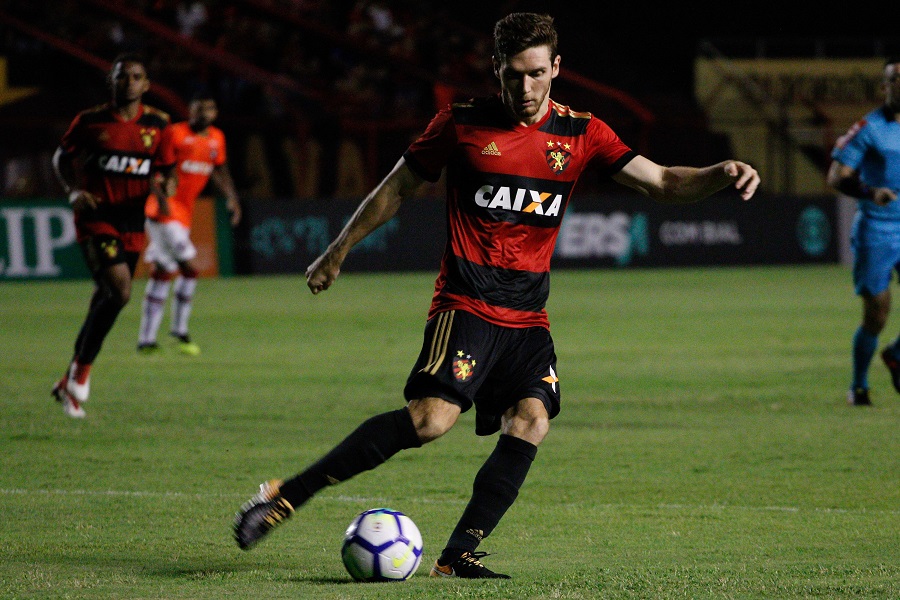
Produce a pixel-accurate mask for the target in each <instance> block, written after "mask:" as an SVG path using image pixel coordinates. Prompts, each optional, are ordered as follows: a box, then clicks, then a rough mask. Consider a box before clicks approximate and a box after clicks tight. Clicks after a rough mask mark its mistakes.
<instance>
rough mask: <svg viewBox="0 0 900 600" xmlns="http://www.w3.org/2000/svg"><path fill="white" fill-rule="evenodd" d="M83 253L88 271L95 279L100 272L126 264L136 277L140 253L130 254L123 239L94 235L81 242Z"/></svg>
mask: <svg viewBox="0 0 900 600" xmlns="http://www.w3.org/2000/svg"><path fill="white" fill-rule="evenodd" d="M81 253H82V254H83V255H84V262H85V263H86V264H87V268H88V270H89V271H90V272H91V275H93V276H94V277H95V278H96V277H97V275H98V274H99V273H100V271H102V270H104V269H106V268H109V267H111V266H113V265H117V264H120V263H125V264H127V265H128V270H129V271H130V272H131V275H132V276H134V271H135V269H136V268H137V263H138V259H139V258H140V256H141V255H140V253H139V252H128V251H127V250H125V244H124V243H123V241H122V239H121V238H119V237H117V236H114V235H92V236H90V237H88V238H85V239H84V240H83V241H82V242H81Z"/></svg>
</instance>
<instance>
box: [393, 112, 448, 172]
mask: <svg viewBox="0 0 900 600" xmlns="http://www.w3.org/2000/svg"><path fill="white" fill-rule="evenodd" d="M456 139H457V138H456V126H455V123H454V122H453V113H452V110H451V108H450V107H449V106H448V107H447V108H445V109H443V110H441V111H440V112H439V113H437V114H436V115H435V116H434V118H433V119H432V120H431V123H429V124H428V127H427V128H426V129H425V133H423V134H422V135H421V136H420V137H419V139H417V140H416V141H415V142H413V143H412V144H411V145H410V146H409V148H408V149H407V150H406V152H404V153H403V158H404V159H406V163H407V164H408V165H409V168H410V169H412V171H413V172H414V173H415V174H416V175H419V176H420V177H422V178H423V179H425V180H426V181H430V182H432V183H434V182H435V181H437V180H438V179H440V177H441V171H442V170H443V169H444V166H446V164H447V161H448V160H449V158H450V153H451V152H452V151H453V149H454V148H455V147H456Z"/></svg>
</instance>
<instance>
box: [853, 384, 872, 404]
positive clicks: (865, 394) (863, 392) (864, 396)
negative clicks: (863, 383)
mask: <svg viewBox="0 0 900 600" xmlns="http://www.w3.org/2000/svg"><path fill="white" fill-rule="evenodd" d="M847 404H849V405H850V406H871V405H872V401H871V400H869V390H867V389H866V388H855V389H852V390H849V391H848V392H847Z"/></svg>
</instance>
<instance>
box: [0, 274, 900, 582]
mask: <svg viewBox="0 0 900 600" xmlns="http://www.w3.org/2000/svg"><path fill="white" fill-rule="evenodd" d="M433 279H434V274H398V275H375V274H365V275H364V274H355V273H344V274H343V275H342V276H341V278H340V279H339V280H338V281H337V283H336V284H335V286H334V287H333V288H332V289H331V290H329V291H328V292H325V293H324V294H321V295H319V296H312V295H311V294H310V293H309V291H308V290H307V288H306V285H305V281H304V280H303V278H301V277H287V276H286V277H266V278H232V279H220V280H203V281H201V283H200V285H199V287H198V292H197V300H196V304H195V309H194V314H193V318H192V334H193V337H194V338H195V340H196V341H197V342H198V343H199V344H200V345H201V346H202V348H203V353H202V355H200V356H199V357H194V358H192V357H187V356H182V355H180V354H178V353H177V352H176V351H175V349H174V348H172V347H167V348H166V349H165V351H164V352H162V353H161V354H159V355H156V356H150V357H145V356H138V355H137V353H136V352H135V344H136V335H137V325H138V319H139V312H140V296H141V295H142V292H143V285H144V282H143V281H138V282H136V285H135V288H134V297H133V300H132V303H131V304H130V305H129V306H128V307H127V308H126V309H125V311H124V312H123V313H122V315H121V317H120V319H119V322H118V323H117V324H116V327H115V328H114V329H113V331H112V333H111V334H110V336H109V338H108V339H107V342H106V345H105V347H104V349H103V352H102V353H101V355H100V358H99V360H98V362H97V363H96V365H95V367H94V372H93V381H92V398H91V401H90V402H89V403H88V404H87V405H86V410H87V412H88V417H87V419H85V420H84V421H83V422H79V421H73V420H71V419H68V418H67V417H66V416H65V415H64V414H63V412H62V410H61V409H60V407H59V406H58V405H57V404H55V403H54V402H53V401H52V400H51V398H50V396H49V390H50V387H51V385H52V384H53V383H54V381H55V379H56V378H57V377H59V375H60V374H61V372H62V369H63V368H64V365H65V363H66V361H67V359H68V357H69V354H70V348H71V344H72V342H73V340H74V336H75V333H76V329H77V327H78V326H79V325H80V322H81V319H82V317H83V315H84V310H85V308H86V303H87V300H88V296H89V294H90V283H89V282H87V281H69V282H41V283H9V282H7V283H3V284H0V324H2V325H0V424H2V425H0V508H2V517H0V522H2V525H0V597H2V598H91V599H94V598H128V599H143V598H198V599H199V598H208V599H220V598H268V599H275V598H315V599H338V598H362V599H374V598H391V599H397V598H408V599H416V600H420V599H426V600H427V599H430V598H471V599H483V598H510V599H523V598H524V599H532V598H533V599H546V598H558V599H567V598H590V599H594V598H642V599H643V598H649V599H665V598H760V599H763V598H765V599H770V598H778V599H785V598H898V597H900V396H898V395H897V394H896V392H894V390H893V388H892V386H891V383H890V380H889V377H888V374H887V372H886V370H885V369H884V367H883V365H881V364H880V362H876V363H875V364H873V368H872V375H871V377H872V386H873V391H872V398H873V402H874V406H873V407H871V408H853V407H848V406H847V405H846V403H845V394H846V388H847V385H848V382H849V379H848V377H849V369H850V338H851V335H852V333H853V330H854V329H855V328H856V326H857V323H858V320H859V313H860V307H859V301H858V299H857V298H855V297H854V295H853V291H852V287H851V283H850V274H849V271H848V269H847V268H845V267H842V266H815V267H777V268H762V267H760V268H734V269H731V268H727V269H726V268H722V269H669V270H622V271H616V270H600V271H558V272H555V273H554V274H553V287H552V290H553V291H552V293H551V299H550V303H549V306H548V309H549V312H550V317H551V323H552V331H553V334H554V339H555V340H556V344H557V354H558V357H559V365H558V366H559V369H558V374H559V377H560V384H561V386H562V391H563V410H562V413H561V414H560V416H559V417H558V418H557V419H555V420H554V421H553V424H552V426H551V429H550V434H549V436H548V437H547V439H546V440H545V442H544V443H543V445H542V446H541V448H540V451H539V452H538V456H537V460H536V462H535V464H534V467H533V468H532V471H531V474H530V476H529V478H528V480H527V481H526V483H525V485H524V486H523V488H522V490H521V493H520V495H519V500H518V501H517V503H516V504H515V505H514V506H513V508H512V509H511V510H510V512H509V513H508V514H507V516H506V518H505V519H504V520H503V521H502V522H501V524H500V526H499V527H498V528H497V530H496V531H495V532H494V534H493V535H492V536H491V537H489V538H488V539H487V540H485V542H484V543H483V544H482V548H481V549H483V550H487V551H489V552H491V553H492V556H490V557H489V558H488V559H486V561H485V562H486V564H488V566H490V567H491V568H493V569H495V570H498V571H501V572H506V573H509V574H511V575H512V577H513V579H512V580H510V581H492V582H478V581H459V580H434V579H431V578H429V577H427V574H428V570H429V567H430V563H431V562H432V561H433V560H434V558H435V556H436V554H437V553H438V552H439V551H440V549H441V547H442V545H443V543H444V541H445V540H446V538H447V536H448V534H449V532H450V530H451V529H452V527H453V525H454V524H455V522H456V519H457V517H458V516H459V514H460V512H461V511H462V509H463V507H464V506H465V502H466V500H467V499H468V496H469V492H470V490H471V481H472V477H473V476H474V474H475V472H476V470H477V469H478V467H479V466H480V465H481V463H482V462H483V460H484V458H485V457H486V456H487V455H488V453H489V452H490V451H491V449H492V448H493V445H494V443H495V440H496V438H495V437H492V438H486V439H481V438H477V437H476V436H475V435H474V415H473V414H465V415H463V416H462V417H461V419H460V422H459V423H458V425H457V427H456V428H455V429H454V430H452V431H451V432H450V433H449V434H447V435H446V436H445V437H444V438H442V439H440V440H438V441H436V442H435V443H433V444H430V445H428V446H426V447H425V448H423V449H421V450H412V451H407V452H404V453H401V454H399V455H398V456H395V457H394V458H393V459H392V460H391V461H390V462H389V463H388V464H386V465H383V466H382V467H381V468H379V469H377V470H376V471H372V472H369V473H365V474H362V475H360V476H359V477H357V478H355V479H353V480H351V481H349V482H345V483H344V484H341V485H340V486H336V487H332V488H329V489H327V490H325V491H324V492H323V493H322V494H321V495H319V496H317V497H316V498H315V499H313V500H312V501H311V502H310V503H309V504H307V505H306V506H305V507H304V508H302V509H301V510H300V511H299V512H298V513H297V514H296V515H295V517H294V518H293V519H291V520H290V521H289V522H288V523H287V524H286V525H285V526H284V527H282V528H280V529H278V530H277V531H275V532H274V533H273V534H272V535H271V536H270V537H269V538H268V539H266V540H265V541H263V542H262V543H260V545H259V546H258V547H256V548H255V549H254V550H252V551H251V552H246V553H245V552H241V551H240V550H238V549H237V546H236V545H235V544H234V542H233V540H232V538H231V524H232V518H233V515H234V513H235V511H236V509H237V508H238V506H239V505H240V504H241V503H242V502H243V501H244V500H246V499H247V498H248V497H249V496H250V495H252V494H253V493H254V492H255V490H256V486H257V485H258V484H259V483H260V482H261V481H263V480H264V479H268V478H271V477H284V476H290V475H292V474H294V473H295V472H296V471H297V470H299V469H300V468H302V467H303V466H305V465H306V464H307V463H309V462H310V461H312V460H314V459H316V458H318V457H319V456H320V455H321V454H322V453H323V452H325V451H327V450H328V449H330V448H331V447H332V446H333V445H334V444H335V443H336V442H337V441H339V440H340V439H341V438H342V437H343V436H344V435H346V434H347V433H349V432H350V431H351V430H352V429H353V428H354V427H355V426H356V425H357V424H358V423H359V422H360V421H361V420H362V419H364V418H366V417H368V416H371V415H373V414H376V413H379V412H383V411H385V410H389V409H393V408H396V407H398V406H401V405H402V399H401V390H402V386H403V383H404V381H405V378H406V375H407V372H408V370H409V368H410V367H411V365H412V362H413V360H414V359H415V356H416V353H417V352H418V350H419V346H420V343H421V336H422V327H423V324H424V315H425V312H426V310H427V306H428V303H429V302H430V297H431V289H432V284H433ZM166 319H167V320H166V322H164V324H163V327H164V328H165V327H167V325H168V323H167V321H168V315H167V317H166ZM894 319H895V320H893V321H892V322H891V323H890V324H889V328H888V332H889V335H884V336H883V337H882V340H881V345H882V346H883V345H884V344H885V343H887V342H888V341H890V339H892V338H893V336H894V335H895V334H896V332H897V329H898V327H900V320H896V319H897V317H894ZM164 331H165V329H164ZM377 506H388V507H391V508H394V509H397V510H402V511H404V512H406V513H407V514H408V515H410V516H411V517H412V518H413V520H414V521H415V522H416V523H417V525H418V526H419V529H420V530H421V532H422V535H423V537H424V540H425V557H424V559H423V564H422V566H421V567H420V570H419V572H418V573H417V574H416V575H415V576H414V577H413V578H412V579H411V580H409V581H407V582H404V583H390V584H357V583H354V582H352V581H351V579H350V577H349V576H348V575H347V573H346V572H345V571H344V568H343V565H342V564H341V560H340V556H339V548H340V542H341V539H342V536H343V532H344V529H345V527H346V526H347V524H348V523H349V522H350V520H351V519H352V518H353V516H354V515H356V514H357V513H358V512H360V511H362V510H364V509H368V508H373V507H377Z"/></svg>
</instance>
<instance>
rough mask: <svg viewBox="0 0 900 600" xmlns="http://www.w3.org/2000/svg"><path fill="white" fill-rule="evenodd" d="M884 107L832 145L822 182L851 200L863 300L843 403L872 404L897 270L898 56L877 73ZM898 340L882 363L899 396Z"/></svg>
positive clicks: (856, 267)
mask: <svg viewBox="0 0 900 600" xmlns="http://www.w3.org/2000/svg"><path fill="white" fill-rule="evenodd" d="M882 88H883V90H884V94H885V102H884V105H883V106H881V107H880V108H876V109H875V110H873V111H872V112H870V113H869V114H867V115H866V116H865V117H863V118H862V120H861V121H859V122H857V123H856V124H855V125H853V126H852V127H851V128H850V130H849V131H848V132H847V133H846V134H845V135H844V136H842V137H841V138H839V139H838V141H837V143H836V144H835V147H834V150H833V151H832V153H831V157H832V159H833V160H832V162H831V167H830V168H829V170H828V176H827V182H828V184H829V185H830V186H832V187H833V188H835V189H836V190H838V191H839V192H842V193H844V194H846V195H848V196H851V197H853V198H856V199H857V200H858V202H857V210H856V217H855V218H854V221H853V232H852V236H851V245H852V247H853V252H854V262H853V283H854V285H855V287H856V293H857V294H858V295H859V297H860V298H862V307H863V315H862V323H861V324H860V325H859V327H857V329H856V333H855V334H854V336H853V379H852V381H851V383H850V390H849V392H848V393H847V402H848V403H849V404H851V405H853V406H867V405H869V404H871V403H872V402H871V399H870V398H869V366H870V365H871V363H872V357H873V356H874V355H875V351H876V350H877V349H878V336H879V334H880V333H881V332H882V331H883V330H884V327H885V325H887V320H888V315H889V314H890V310H891V290H890V283H891V274H892V273H893V272H894V271H895V270H898V269H900V202H897V191H898V190H900V57H897V58H889V59H887V61H886V62H885V65H884V71H883V74H882ZM898 341H900V338H898V339H897V340H895V341H894V342H893V343H891V344H890V345H888V346H887V347H886V348H885V349H884V350H883V351H882V352H881V358H882V360H883V361H884V364H885V365H886V366H887V368H888V370H889V371H890V373H891V379H892V380H893V382H894V388H895V389H896V390H897V392H900V344H898Z"/></svg>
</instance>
